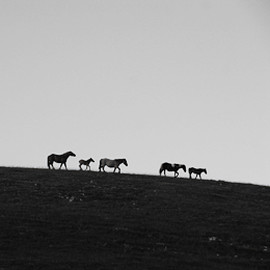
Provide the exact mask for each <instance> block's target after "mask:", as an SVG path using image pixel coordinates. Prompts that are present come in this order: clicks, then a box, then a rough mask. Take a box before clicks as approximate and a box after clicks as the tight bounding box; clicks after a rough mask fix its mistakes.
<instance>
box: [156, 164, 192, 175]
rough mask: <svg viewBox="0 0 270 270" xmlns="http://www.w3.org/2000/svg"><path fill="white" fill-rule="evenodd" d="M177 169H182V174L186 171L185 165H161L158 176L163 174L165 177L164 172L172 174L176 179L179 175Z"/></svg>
mask: <svg viewBox="0 0 270 270" xmlns="http://www.w3.org/2000/svg"><path fill="white" fill-rule="evenodd" d="M179 169H183V170H184V172H186V171H187V169H186V166H185V165H181V164H171V163H168V162H165V163H162V164H161V166H160V169H159V174H160V175H161V174H162V172H164V175H165V176H166V170H167V171H169V172H174V177H177V176H178V175H179V173H178V170H179Z"/></svg>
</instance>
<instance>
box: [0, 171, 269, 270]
mask: <svg viewBox="0 0 270 270" xmlns="http://www.w3.org/2000/svg"><path fill="white" fill-rule="evenodd" d="M0 186H1V188H0V269H1V270H2V269H27V270H28V269H65V270H67V269H76V270H77V269H267V267H269V264H270V229H269V228H270V188H269V187H263V186H256V185H244V184H235V183H227V182H221V181H206V180H202V181H198V180H188V179H173V178H164V177H155V176H142V175H124V174H123V175H115V174H106V173H96V172H79V171H49V170H38V169H22V168H0ZM268 269H269V268H268Z"/></svg>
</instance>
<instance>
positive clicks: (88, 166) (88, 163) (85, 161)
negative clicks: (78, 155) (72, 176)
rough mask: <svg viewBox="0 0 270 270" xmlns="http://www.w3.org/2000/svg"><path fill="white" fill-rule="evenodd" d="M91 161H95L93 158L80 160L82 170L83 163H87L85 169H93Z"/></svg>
mask: <svg viewBox="0 0 270 270" xmlns="http://www.w3.org/2000/svg"><path fill="white" fill-rule="evenodd" d="M91 162H95V161H94V160H93V159H92V158H89V159H88V160H83V159H81V160H79V167H80V170H82V165H85V170H87V168H89V171H91V168H90V163H91Z"/></svg>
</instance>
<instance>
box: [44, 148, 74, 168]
mask: <svg viewBox="0 0 270 270" xmlns="http://www.w3.org/2000/svg"><path fill="white" fill-rule="evenodd" d="M70 156H72V157H76V155H75V154H74V153H73V152H71V151H69V152H66V153H65V154H62V155H56V154H51V155H49V156H48V167H49V169H51V167H52V168H53V169H54V166H53V163H54V162H56V163H61V165H60V167H59V170H60V169H61V168H62V165H63V164H64V166H65V168H66V170H67V159H68V157H70Z"/></svg>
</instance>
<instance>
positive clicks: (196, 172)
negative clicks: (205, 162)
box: [188, 167, 207, 179]
mask: <svg viewBox="0 0 270 270" xmlns="http://www.w3.org/2000/svg"><path fill="white" fill-rule="evenodd" d="M188 172H189V178H190V179H191V178H192V177H191V175H192V174H193V173H194V174H195V175H196V177H195V179H196V178H197V176H199V177H200V179H202V177H201V174H202V173H205V174H207V171H206V169H201V168H198V169H196V168H193V167H191V168H189V169H188Z"/></svg>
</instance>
